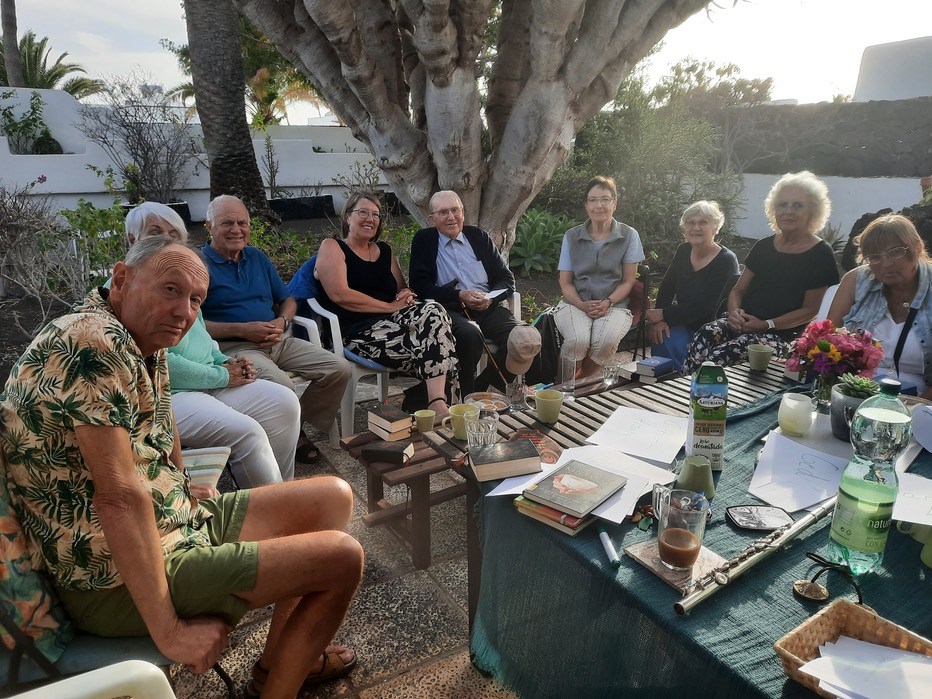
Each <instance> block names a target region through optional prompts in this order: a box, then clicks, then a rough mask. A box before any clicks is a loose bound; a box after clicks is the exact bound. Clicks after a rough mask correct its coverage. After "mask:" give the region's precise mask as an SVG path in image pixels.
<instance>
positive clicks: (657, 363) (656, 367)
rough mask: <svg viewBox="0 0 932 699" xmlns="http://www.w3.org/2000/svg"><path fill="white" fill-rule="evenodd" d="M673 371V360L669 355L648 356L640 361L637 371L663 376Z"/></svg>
mask: <svg viewBox="0 0 932 699" xmlns="http://www.w3.org/2000/svg"><path fill="white" fill-rule="evenodd" d="M671 371H673V360H672V359H670V358H669V357H647V358H645V359H641V360H639V361H638V369H637V373H638V374H641V375H642V376H663V375H664V374H669V373H670V372H671Z"/></svg>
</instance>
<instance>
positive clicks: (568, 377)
mask: <svg viewBox="0 0 932 699" xmlns="http://www.w3.org/2000/svg"><path fill="white" fill-rule="evenodd" d="M560 390H561V391H563V401H564V402H566V401H570V400H573V399H574V398H575V396H574V395H573V394H574V393H575V392H576V359H575V358H574V357H560Z"/></svg>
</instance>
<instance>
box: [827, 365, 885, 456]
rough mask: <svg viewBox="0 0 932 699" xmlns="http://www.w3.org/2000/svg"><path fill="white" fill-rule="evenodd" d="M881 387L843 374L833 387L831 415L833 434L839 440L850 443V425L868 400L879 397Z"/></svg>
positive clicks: (857, 377)
mask: <svg viewBox="0 0 932 699" xmlns="http://www.w3.org/2000/svg"><path fill="white" fill-rule="evenodd" d="M879 390H880V386H879V385H878V384H877V382H876V381H874V380H873V379H870V378H867V377H866V376H858V375H857V374H842V375H841V378H840V379H839V381H838V383H836V384H835V385H834V386H833V387H832V403H831V407H830V409H829V415H830V417H831V420H832V434H833V435H835V437H837V438H838V439H841V440H843V441H846V442H847V441H848V440H849V439H850V438H851V430H850V429H849V424H850V422H851V418H852V417H854V411H855V410H857V409H858V406H859V405H861V403H863V402H864V401H865V400H866V399H868V398H870V397H871V396H875V395H877V393H878V391H879Z"/></svg>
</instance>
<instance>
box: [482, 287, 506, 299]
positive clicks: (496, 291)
mask: <svg viewBox="0 0 932 699" xmlns="http://www.w3.org/2000/svg"><path fill="white" fill-rule="evenodd" d="M506 291H508V289H492V291H486V292H485V297H486V298H487V299H494V298H497V297H499V296H501V295H502V294H504V293H505V292H506Z"/></svg>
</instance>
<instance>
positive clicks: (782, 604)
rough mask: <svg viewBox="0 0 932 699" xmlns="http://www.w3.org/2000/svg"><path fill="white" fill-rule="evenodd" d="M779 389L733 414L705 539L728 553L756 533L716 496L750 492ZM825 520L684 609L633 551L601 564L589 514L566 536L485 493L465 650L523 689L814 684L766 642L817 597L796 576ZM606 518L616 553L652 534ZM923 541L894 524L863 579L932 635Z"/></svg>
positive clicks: (652, 690) (891, 611)
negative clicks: (477, 579)
mask: <svg viewBox="0 0 932 699" xmlns="http://www.w3.org/2000/svg"><path fill="white" fill-rule="evenodd" d="M779 399H780V396H779V395H774V396H771V397H769V398H767V399H764V400H763V401H761V402H759V403H756V404H752V405H750V406H747V407H745V408H742V409H738V410H736V411H734V413H732V414H731V415H730V416H729V420H728V428H727V433H726V467H725V471H724V472H723V474H722V476H721V478H720V480H719V482H718V485H717V490H716V497H715V501H714V503H713V505H714V507H715V513H714V517H713V520H712V521H711V522H710V525H709V528H708V530H707V533H706V538H705V544H706V545H707V546H708V547H709V548H711V549H712V550H713V551H715V552H716V553H718V554H720V555H722V556H724V557H725V558H729V557H731V556H733V555H734V554H736V553H737V552H738V551H740V550H741V549H743V548H744V547H745V546H746V545H747V544H748V543H750V542H751V541H752V540H753V539H755V538H756V537H755V536H754V534H753V533H751V532H743V531H741V530H738V529H736V528H734V527H733V526H732V525H731V524H729V523H727V522H726V521H725V518H724V508H725V506H726V505H733V504H740V503H748V502H755V501H756V500H755V498H753V497H751V496H749V495H748V494H747V486H748V483H749V482H750V479H751V474H752V472H753V468H754V463H755V456H756V454H757V452H758V451H759V450H760V448H761V443H760V438H761V437H762V436H763V435H765V434H766V433H767V432H768V431H769V430H770V429H772V428H773V427H775V426H776V407H777V405H778V401H779ZM913 471H914V472H917V473H920V474H923V475H925V476H932V457H930V455H929V454H928V453H927V452H925V451H923V452H922V454H921V456H920V457H919V459H918V460H917V463H916V464H915V465H914V466H913ZM829 521H830V518H826V519H825V520H824V521H823V522H820V523H819V524H817V525H815V526H814V527H811V528H810V529H808V530H807V531H806V532H804V533H803V534H802V535H801V536H800V537H799V538H797V539H795V540H794V541H793V542H791V543H790V544H789V546H788V547H787V548H786V549H784V550H783V551H781V552H778V553H775V554H774V555H773V556H772V557H770V558H769V559H768V560H766V561H764V562H762V563H760V564H759V565H757V566H756V567H755V568H753V569H751V570H750V571H749V572H748V573H746V574H745V575H744V576H742V577H740V578H738V579H737V580H735V581H734V582H733V583H732V585H731V586H730V588H728V589H725V590H722V591H720V592H719V593H717V594H716V595H715V596H713V597H711V598H709V599H707V600H706V601H704V602H703V603H702V604H700V605H699V606H697V607H695V608H694V609H693V611H692V612H691V613H690V614H689V615H688V616H686V617H681V616H677V615H676V614H675V613H674V611H673V603H674V602H675V601H676V600H677V599H678V598H679V595H678V593H677V592H676V591H675V590H674V589H673V588H671V587H669V586H667V584H666V583H664V582H663V581H661V580H660V579H659V578H657V577H655V576H654V575H653V574H652V573H650V572H649V571H647V570H646V569H645V568H642V567H641V566H640V565H639V564H638V563H636V562H635V561H634V560H633V559H631V558H629V557H627V556H625V555H622V556H621V558H622V566H621V568H620V570H617V571H616V570H614V569H612V568H611V567H610V566H609V565H608V563H607V561H606V556H605V553H604V551H603V549H602V546H601V544H600V542H599V539H598V535H597V533H596V531H595V528H594V527H591V528H590V529H588V530H585V531H583V532H582V533H580V534H579V535H578V536H577V537H575V538H574V537H569V536H567V535H565V534H563V533H561V532H558V531H556V530H553V529H551V528H550V527H547V526H545V525H544V524H542V523H540V522H536V521H534V520H532V519H530V518H528V517H524V516H523V515H520V514H519V513H518V512H516V511H515V508H514V505H512V502H511V498H509V497H495V498H484V499H483V502H482V513H481V523H482V527H483V530H482V544H483V569H482V585H481V592H480V598H479V604H478V609H477V613H476V619H475V625H474V629H473V637H472V651H473V660H474V662H475V664H476V665H477V666H478V667H479V668H480V669H482V670H485V671H487V672H489V673H491V674H493V675H494V676H495V677H496V678H497V679H498V680H499V681H501V682H502V683H503V684H504V685H505V686H506V687H509V688H511V689H514V690H516V691H517V692H518V693H519V694H520V695H521V696H522V697H526V698H528V699H542V698H544V697H554V698H556V697H561V698H562V697H587V698H590V697H639V696H644V697H648V696H649V697H658V696H661V697H667V696H669V697H677V699H700V698H701V697H753V696H764V697H796V696H814V695H813V694H811V693H810V692H808V690H805V689H804V688H803V687H802V686H801V685H799V684H797V683H795V682H792V681H790V680H788V679H787V678H786V676H785V675H784V674H783V669H782V665H781V664H780V660H779V658H778V657H777V655H776V653H775V652H774V650H773V643H774V641H776V640H777V639H778V638H780V637H781V636H782V635H783V634H785V633H787V632H788V631H791V630H792V629H794V628H795V627H796V626H798V625H799V624H800V623H801V622H802V621H804V620H805V619H806V618H807V617H808V616H810V615H811V614H813V613H814V612H816V611H817V610H818V609H820V605H817V604H815V603H812V602H806V601H803V600H800V599H798V598H797V597H795V596H794V595H793V593H792V590H791V586H792V583H793V581H795V580H797V579H799V578H803V577H811V576H812V574H813V572H814V571H815V570H816V568H815V566H814V565H813V564H811V562H810V561H809V560H808V559H807V558H806V557H805V552H806V551H816V552H819V553H822V554H823V555H824V554H825V553H826V548H827V546H826V544H827V537H828V523H829ZM607 529H608V532H609V534H610V535H611V537H612V539H613V541H614V543H615V546H616V548H617V549H618V550H619V552H621V550H622V548H623V547H624V546H627V545H630V544H632V543H637V542H639V541H643V540H644V539H646V538H648V537H649V536H652V535H655V532H642V531H639V530H638V529H636V528H635V527H633V526H632V525H631V524H629V523H625V524H622V525H620V526H618V525H611V524H608V525H607ZM919 550H920V545H919V544H918V543H917V542H915V541H914V540H912V539H910V538H909V537H906V536H904V535H902V534H900V533H899V532H897V531H892V532H891V534H890V540H889V543H888V545H887V551H886V555H885V561H884V565H883V568H882V569H881V570H880V571H879V572H878V573H872V574H869V575H866V576H861V579H860V580H859V582H860V584H861V588H862V590H863V593H864V601H865V603H866V604H869V605H871V606H872V607H874V609H876V610H877V612H878V613H879V614H881V615H882V616H884V617H886V618H887V619H890V620H891V621H894V622H896V623H898V624H901V625H903V626H905V627H907V628H909V629H911V630H913V631H915V632H917V633H919V634H921V635H923V636H926V637H929V636H932V594H930V593H932V588H930V584H929V582H930V578H932V571H930V570H929V569H927V568H925V567H923V565H922V564H921V563H920V561H919ZM829 576H830V577H829V580H828V585H829V590H830V592H831V593H832V598H833V599H834V598H835V597H838V596H844V597H846V598H849V599H855V598H854V593H853V590H852V589H851V587H850V585H848V584H847V583H846V582H845V581H843V580H842V579H841V578H840V576H836V575H834V574H829ZM824 578H825V576H823V578H822V579H823V580H824Z"/></svg>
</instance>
